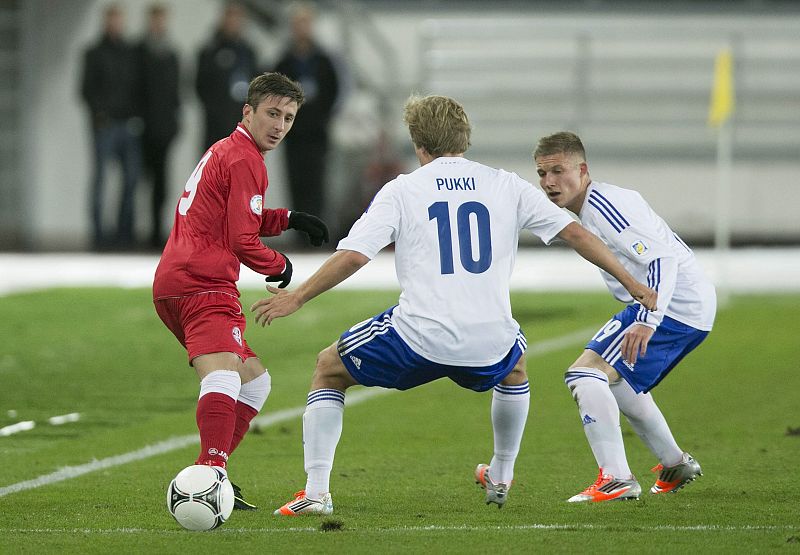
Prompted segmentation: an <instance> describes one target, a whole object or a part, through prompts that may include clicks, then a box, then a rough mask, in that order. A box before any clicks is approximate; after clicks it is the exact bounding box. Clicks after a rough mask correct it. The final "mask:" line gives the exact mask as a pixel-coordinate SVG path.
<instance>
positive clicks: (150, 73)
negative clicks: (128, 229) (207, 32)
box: [139, 4, 180, 247]
mask: <svg viewBox="0 0 800 555" xmlns="http://www.w3.org/2000/svg"><path fill="white" fill-rule="evenodd" d="M168 17H169V12H168V10H167V8H166V7H165V6H164V5H161V4H153V5H151V6H150V8H149V10H148V19H147V32H146V33H145V36H144V38H143V39H142V42H141V43H140V45H139V53H140V56H141V67H142V114H143V116H144V135H143V140H142V152H143V154H144V165H145V170H146V171H147V173H148V175H149V177H150V180H151V182H152V187H153V189H152V197H151V205H150V206H151V217H152V227H151V232H150V246H152V247H163V246H164V242H165V237H164V234H163V230H162V214H161V212H162V207H163V205H164V195H165V192H166V183H167V160H168V155H169V149H170V145H171V144H172V141H173V139H174V138H175V135H177V133H178V116H179V114H178V110H179V107H180V99H179V97H178V85H179V73H180V70H179V65H178V55H177V54H176V53H175V49H174V47H173V45H172V44H171V43H170V41H169V38H168V36H167V23H168V21H167V20H168Z"/></svg>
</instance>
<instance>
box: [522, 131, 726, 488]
mask: <svg viewBox="0 0 800 555" xmlns="http://www.w3.org/2000/svg"><path fill="white" fill-rule="evenodd" d="M533 155H534V159H535V161H536V169H537V173H538V174H539V183H540V185H541V187H542V189H543V190H544V192H545V193H546V194H547V196H548V197H549V198H550V200H551V201H552V202H553V203H555V204H556V205H558V206H560V207H562V208H567V209H568V210H570V211H571V212H573V213H575V214H576V215H577V216H578V217H579V218H580V220H581V223H583V225H584V226H586V228H587V229H589V230H590V231H592V232H593V233H595V234H597V236H598V237H600V238H601V239H602V240H603V242H605V243H606V244H607V245H608V247H609V248H610V249H611V251H612V252H613V253H614V254H615V255H616V256H618V257H619V259H620V260H621V261H622V264H623V265H624V266H625V268H626V269H627V270H628V271H629V272H630V273H631V274H632V275H633V276H634V277H636V278H637V279H639V280H643V281H644V280H647V284H648V285H649V286H650V287H653V288H654V289H656V291H658V305H659V308H658V310H649V309H647V308H646V307H644V306H642V305H641V304H639V303H635V302H634V301H635V299H632V298H631V296H630V295H628V294H627V292H626V291H625V290H624V288H623V287H622V286H621V285H620V283H619V282H618V281H617V280H616V279H615V278H614V277H613V276H610V275H608V274H607V273H605V272H604V273H603V279H604V280H605V282H606V286H607V287H608V290H609V291H610V292H611V294H612V295H614V297H615V298H616V299H617V300H620V301H622V302H624V303H628V306H627V307H626V308H624V309H623V310H622V311H621V312H619V313H617V314H615V315H614V316H613V317H612V318H611V319H610V320H609V321H608V322H607V323H606V324H605V325H604V326H603V327H602V328H601V329H600V330H599V331H598V332H597V333H596V334H595V335H594V336H593V337H592V338H591V340H590V341H589V343H588V344H587V345H586V350H585V351H584V352H583V354H582V355H581V356H580V357H578V359H577V360H576V361H575V362H574V363H573V364H572V366H570V368H569V370H567V372H566V374H565V381H566V383H567V386H568V387H569V389H570V391H571V392H572V396H573V398H574V399H575V402H576V403H577V404H578V410H579V411H580V417H581V421H582V423H583V429H584V432H585V433H586V438H587V439H588V440H589V444H590V445H591V448H592V452H593V453H594V456H595V459H596V460H597V465H598V466H599V467H600V472H599V474H598V478H597V481H596V482H595V483H594V484H592V485H590V486H589V487H587V488H586V489H585V490H583V491H582V492H581V493H579V494H577V495H574V496H573V497H571V498H570V499H569V501H570V502H573V503H574V502H584V501H591V502H597V501H610V500H615V499H638V498H639V495H640V493H641V487H640V486H639V483H638V481H637V480H636V478H635V477H634V476H633V474H632V473H631V469H630V468H629V467H628V462H627V459H626V457H625V446H624V444H623V441H622V432H621V430H620V422H619V413H620V411H622V413H623V414H624V415H625V416H626V418H627V419H628V421H629V422H630V424H631V426H632V427H633V429H634V430H635V431H636V433H637V435H639V437H640V438H641V439H642V440H643V441H644V443H645V444H646V445H647V447H648V448H650V450H651V451H652V453H653V454H654V455H655V456H656V457H657V458H658V459H659V461H660V463H659V464H658V465H657V466H656V467H655V468H654V469H653V470H654V471H656V472H659V476H658V478H657V480H656V483H655V484H654V485H653V487H652V488H650V492H651V493H667V492H676V491H678V490H679V489H680V488H682V487H683V486H685V485H686V484H687V483H689V482H691V481H692V480H694V479H695V478H697V477H698V476H700V475H701V469H700V465H699V464H698V463H697V461H695V460H694V458H693V457H692V456H691V455H689V454H688V453H685V452H684V451H683V450H681V449H680V448H679V447H678V444H677V443H676V442H675V439H674V438H673V437H672V432H671V431H670V429H669V426H668V425H667V422H666V420H665V419H664V416H663V415H662V414H661V411H660V410H659V408H658V407H657V406H656V404H655V401H653V397H652V395H650V393H648V392H649V391H650V390H651V389H652V388H654V387H655V386H656V385H658V383H659V382H660V381H661V380H662V379H663V378H664V377H665V376H666V375H667V374H668V373H669V372H670V370H672V369H673V368H674V367H675V365H676V364H678V362H680V361H681V359H683V358H684V357H685V356H686V355H687V354H689V353H690V352H691V351H692V350H694V349H695V348H696V347H697V346H698V345H699V344H700V343H701V342H702V341H703V340H704V339H705V338H706V336H707V335H708V333H709V332H710V331H711V326H712V325H713V324H714V315H715V313H716V308H717V301H716V293H715V291H714V285H713V284H712V283H711V282H710V281H709V279H708V278H707V277H706V276H705V274H704V273H703V271H702V269H701V268H700V266H699V265H698V264H697V262H696V260H695V257H694V253H692V250H691V249H690V248H689V247H688V246H687V245H686V243H684V242H683V241H682V240H681V238H680V237H678V235H677V234H676V233H674V232H673V231H672V230H671V229H670V228H669V226H668V225H667V223H666V222H665V221H664V220H663V219H662V218H661V217H659V216H658V214H656V213H655V212H654V211H653V209H652V208H650V205H648V204H647V202H645V200H644V199H643V198H642V196H641V195H640V194H639V193H637V192H636V191H631V190H628V189H622V188H621V187H616V186H614V185H610V184H608V183H598V182H594V181H592V180H591V178H590V177H589V167H588V164H587V163H586V152H585V150H584V148H583V144H582V142H581V140H580V138H579V137H578V136H577V135H575V134H574V133H570V132H560V133H555V134H553V135H550V136H548V137H543V138H542V139H540V140H539V144H538V145H537V147H536V150H535V151H534V154H533Z"/></svg>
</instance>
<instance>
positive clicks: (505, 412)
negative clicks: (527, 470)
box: [475, 355, 531, 507]
mask: <svg viewBox="0 0 800 555" xmlns="http://www.w3.org/2000/svg"><path fill="white" fill-rule="evenodd" d="M530 399H531V393H530V386H529V385H528V375H527V374H526V372H525V355H522V357H520V360H519V361H518V362H517V364H516V366H515V367H514V369H513V370H512V371H511V373H510V374H509V375H508V376H506V377H505V379H504V380H503V381H502V382H501V383H500V384H498V385H497V386H495V388H494V390H493V392H492V410H491V415H492V430H493V432H494V454H493V456H492V460H491V462H490V463H489V464H488V465H486V464H479V465H478V467H477V468H476V469H475V481H476V482H477V483H478V484H479V485H480V486H481V487H483V488H484V489H486V504H487V505H488V504H489V503H495V504H497V506H498V507H502V506H503V504H504V503H505V501H506V495H507V493H508V489H509V488H510V487H511V482H512V480H513V478H514V463H515V461H516V460H517V454H518V453H519V446H520V443H521V442H522V434H523V432H524V431H525V422H526V421H527V419H528V409H529V407H530Z"/></svg>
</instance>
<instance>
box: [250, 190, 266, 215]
mask: <svg viewBox="0 0 800 555" xmlns="http://www.w3.org/2000/svg"><path fill="white" fill-rule="evenodd" d="M263 209H264V197H262V196H261V195H253V197H252V198H251V199H250V210H252V211H253V214H255V215H257V216H260V215H261V211H262V210H263Z"/></svg>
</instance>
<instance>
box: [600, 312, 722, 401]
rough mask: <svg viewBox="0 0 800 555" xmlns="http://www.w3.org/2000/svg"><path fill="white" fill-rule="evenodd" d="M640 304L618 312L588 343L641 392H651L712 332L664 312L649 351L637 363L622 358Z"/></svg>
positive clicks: (651, 340) (651, 339)
mask: <svg viewBox="0 0 800 555" xmlns="http://www.w3.org/2000/svg"><path fill="white" fill-rule="evenodd" d="M637 312H638V305H630V306H628V307H626V308H625V309H624V310H622V311H620V312H618V313H617V314H615V315H614V317H613V318H611V320H609V321H608V322H606V324H605V325H604V326H603V327H602V328H600V330H598V332H597V333H596V334H594V337H592V339H591V340H590V341H589V343H588V344H587V345H586V348H587V349H590V350H592V351H594V352H595V353H597V354H598V355H600V357H602V359H603V360H605V361H606V362H607V363H608V364H610V365H611V366H613V367H614V369H615V370H616V371H617V372H619V374H620V375H621V376H622V377H623V378H624V379H625V381H626V382H628V383H629V384H630V386H631V387H632V388H633V389H634V390H635V391H636V392H637V393H647V392H648V391H650V390H651V389H653V388H654V387H655V386H657V385H658V384H659V382H660V381H661V380H663V379H664V378H665V377H666V375H667V374H669V372H670V370H672V369H673V368H674V367H675V365H677V364H678V363H679V362H680V361H681V360H682V359H683V357H685V356H686V355H688V354H689V353H690V352H692V351H693V350H694V349H695V348H696V347H697V346H698V345H700V343H702V342H703V340H704V339H705V338H706V337H707V336H708V332H707V331H702V330H698V329H696V328H693V327H692V326H688V325H686V324H683V323H681V322H678V321H677V320H673V319H672V318H670V317H669V316H664V319H663V320H662V321H661V324H660V325H659V326H658V328H656V331H655V333H653V337H651V338H650V342H649V343H648V344H647V354H646V355H645V356H643V357H639V359H638V360H637V361H636V364H635V365H631V364H630V363H629V362H628V361H627V360H624V359H623V358H622V353H621V352H620V348H621V345H622V338H623V337H624V335H625V332H626V331H627V330H628V328H629V327H630V326H632V325H634V324H636V322H637V320H636V315H637Z"/></svg>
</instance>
